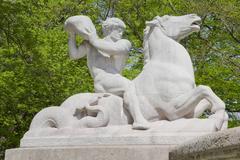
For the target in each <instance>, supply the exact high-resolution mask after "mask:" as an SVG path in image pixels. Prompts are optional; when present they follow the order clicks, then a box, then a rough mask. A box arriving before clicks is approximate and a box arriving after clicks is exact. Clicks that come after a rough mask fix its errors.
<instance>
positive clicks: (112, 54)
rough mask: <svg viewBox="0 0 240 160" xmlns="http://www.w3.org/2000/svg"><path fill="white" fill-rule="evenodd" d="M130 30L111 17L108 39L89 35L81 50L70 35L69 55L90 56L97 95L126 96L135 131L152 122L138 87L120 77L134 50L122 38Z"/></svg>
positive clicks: (106, 28)
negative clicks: (140, 103) (142, 104)
mask: <svg viewBox="0 0 240 160" xmlns="http://www.w3.org/2000/svg"><path fill="white" fill-rule="evenodd" d="M125 28H126V26H125V24H124V22H123V21H121V20H120V19H118V18H109V19H107V20H106V21H104V22H103V24H102V29H103V34H104V38H103V39H100V38H98V36H97V35H96V34H90V33H89V34H88V35H87V36H88V40H85V41H83V43H82V44H81V45H80V46H79V47H78V48H77V47H76V35H75V33H70V36H69V42H68V45H69V52H70V58H71V59H79V58H82V57H84V56H85V55H87V61H88V68H89V70H90V73H91V75H92V77H93V79H94V88H95V92H96V93H112V94H114V95H118V96H121V97H123V99H124V103H125V104H126V105H127V107H128V108H127V109H128V110H129V112H130V114H131V115H132V117H133V120H134V123H133V129H148V128H149V123H148V122H147V121H146V120H145V118H144V117H143V115H142V113H141V110H140V108H139V102H138V99H137V96H136V91H135V86H134V84H133V83H132V82H131V81H130V80H128V79H127V78H125V77H123V76H121V75H120V73H121V71H122V69H123V67H124V65H125V62H126V60H127V57H128V52H129V50H130V49H131V43H130V42H129V41H128V40H126V39H122V34H123V31H124V29H125Z"/></svg>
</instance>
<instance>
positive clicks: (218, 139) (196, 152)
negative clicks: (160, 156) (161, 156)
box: [169, 127, 240, 160]
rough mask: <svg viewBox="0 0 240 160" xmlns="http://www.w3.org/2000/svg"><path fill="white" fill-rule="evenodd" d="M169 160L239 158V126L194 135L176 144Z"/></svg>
mask: <svg viewBox="0 0 240 160" xmlns="http://www.w3.org/2000/svg"><path fill="white" fill-rule="evenodd" d="M169 159H170V160H225V159H226V160H240V127H236V128H232V129H227V130H224V131H220V132H216V133H212V134H208V135H205V136H202V137H196V138H195V139H192V140H190V141H187V142H184V143H183V144H181V145H179V146H176V147H175V148H174V149H173V150H171V152H170V157H169Z"/></svg>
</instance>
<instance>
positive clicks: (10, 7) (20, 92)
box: [0, 0, 240, 159]
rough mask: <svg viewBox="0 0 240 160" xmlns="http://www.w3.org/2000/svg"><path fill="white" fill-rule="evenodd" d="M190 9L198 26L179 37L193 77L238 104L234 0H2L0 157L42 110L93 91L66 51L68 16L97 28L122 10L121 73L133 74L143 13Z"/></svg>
mask: <svg viewBox="0 0 240 160" xmlns="http://www.w3.org/2000/svg"><path fill="white" fill-rule="evenodd" d="M189 13H197V14H198V15H200V16H201V17H202V20H203V22H202V26H201V31H200V33H195V34H193V35H191V36H190V37H187V38H186V39H184V40H183V41H182V42H181V43H182V44H183V45H184V46H185V47H186V48H187V49H188V51H189V53H190V55H191V58H192V61H193V64H194V69H195V76H196V83H197V84H203V85H209V86H210V87H211V88H212V89H213V90H214V92H216V94H217V95H218V96H219V97H220V98H221V99H223V100H224V102H225V103H226V106H227V110H228V111H231V112H233V111H234V112H239V111H240V27H239V26H240V16H239V15H240V1H238V0H221V1H215V0H210V1H209V0H201V1H198V0H161V1H160V0H132V1H129V0H118V1H115V0H114V1H113V0H108V1H104V0H69V1H63V0H38V1H36V0H24V1H23V0H15V1H7V0H0V19H1V21H0V136H1V137H0V150H1V152H0V157H1V158H3V153H4V150H5V149H6V148H14V147H17V145H18V144H19V140H20V138H21V137H22V136H23V134H24V133H25V132H26V131H27V130H28V127H29V125H30V122H31V120H32V118H33V116H34V115H35V114H36V113H37V112H38V111H39V110H41V109H42V108H44V107H48V106H52V105H59V104H60V103H61V102H62V101H63V100H64V99H66V98H67V97H69V96H71V95H73V94H75V93H80V92H92V91H93V80H92V78H91V77H90V74H89V72H88V68H87V64H86V58H83V59H81V60H78V61H71V60H69V58H68V47H67V34H66V33H65V31H64V29H63V23H64V21H65V20H66V19H67V17H69V16H73V15H79V14H84V15H88V16H89V17H90V18H91V19H92V20H93V22H94V24H96V28H97V30H98V33H100V32H101V26H100V23H101V21H102V20H105V19H106V17H107V16H116V17H119V18H121V19H122V20H123V21H124V22H125V23H126V26H127V30H126V32H125V33H124V38H126V39H129V40H130V41H131V42H132V45H133V48H132V50H131V52H130V58H129V60H128V64H127V66H126V68H125V70H124V71H123V75H124V76H126V77H127V78H129V79H134V78H135V77H136V76H137V75H138V74H139V73H140V72H141V70H142V67H143V55H142V39H143V29H144V28H145V21H147V20H151V19H152V18H153V17H155V16H157V15H159V16H163V15H165V14H169V15H184V14H189ZM229 126H231V127H232V126H239V122H238V121H232V122H231V123H230V125H229ZM9 133H11V134H9ZM1 158H0V159H1Z"/></svg>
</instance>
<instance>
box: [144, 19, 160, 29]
mask: <svg viewBox="0 0 240 160" xmlns="http://www.w3.org/2000/svg"><path fill="white" fill-rule="evenodd" d="M157 23H158V21H157V20H156V19H154V20H152V21H146V26H149V27H152V26H155V25H156V24H157Z"/></svg>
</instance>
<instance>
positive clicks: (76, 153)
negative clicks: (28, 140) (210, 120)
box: [5, 145, 170, 160]
mask: <svg viewBox="0 0 240 160" xmlns="http://www.w3.org/2000/svg"><path fill="white" fill-rule="evenodd" d="M169 149H170V146H161V145H138V146H136V145H128V146H126V145H120V146H116V145H115V146H80V147H51V148H48V147H43V148H18V149H9V150H7V151H6V156H5V160H168V153H169Z"/></svg>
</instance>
